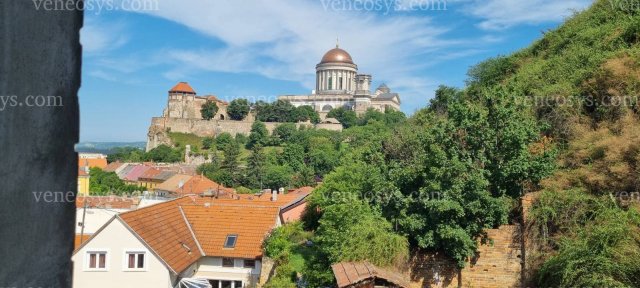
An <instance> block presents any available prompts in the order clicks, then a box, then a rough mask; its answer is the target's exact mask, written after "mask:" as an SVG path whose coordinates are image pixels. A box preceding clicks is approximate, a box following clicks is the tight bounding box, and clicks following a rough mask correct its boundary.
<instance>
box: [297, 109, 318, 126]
mask: <svg viewBox="0 0 640 288" xmlns="http://www.w3.org/2000/svg"><path fill="white" fill-rule="evenodd" d="M292 120H295V122H304V121H311V123H314V124H317V123H320V115H318V112H317V111H316V110H314V109H313V107H311V106H309V105H303V106H299V107H298V108H296V110H295V119H292ZM291 122H294V121H291Z"/></svg>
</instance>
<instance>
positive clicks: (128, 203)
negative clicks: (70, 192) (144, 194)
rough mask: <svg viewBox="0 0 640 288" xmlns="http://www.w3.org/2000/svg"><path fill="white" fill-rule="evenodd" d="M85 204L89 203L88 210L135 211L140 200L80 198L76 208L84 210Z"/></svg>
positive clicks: (77, 200) (113, 197) (97, 197)
mask: <svg viewBox="0 0 640 288" xmlns="http://www.w3.org/2000/svg"><path fill="white" fill-rule="evenodd" d="M85 202H87V208H112V209H134V208H135V207H137V206H138V203H139V202H140V200H139V199H138V198H127V197H119V196H89V197H84V196H78V197H76V208H83V207H84V204H85Z"/></svg>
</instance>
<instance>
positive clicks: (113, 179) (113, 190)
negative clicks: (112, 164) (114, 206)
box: [89, 167, 138, 195]
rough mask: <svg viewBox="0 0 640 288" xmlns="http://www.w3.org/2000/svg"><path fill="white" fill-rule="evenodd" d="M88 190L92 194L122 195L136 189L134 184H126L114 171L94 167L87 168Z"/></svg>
mask: <svg viewBox="0 0 640 288" xmlns="http://www.w3.org/2000/svg"><path fill="white" fill-rule="evenodd" d="M89 175H90V178H89V191H91V193H92V194H94V195H122V194H123V193H125V192H133V191H136V190H138V187H137V186H135V185H127V184H125V183H124V181H122V180H121V179H120V178H118V175H117V174H116V173H115V172H106V171H103V170H102V169H100V168H97V167H94V168H91V169H90V170H89Z"/></svg>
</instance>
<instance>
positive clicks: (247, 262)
mask: <svg viewBox="0 0 640 288" xmlns="http://www.w3.org/2000/svg"><path fill="white" fill-rule="evenodd" d="M255 267H256V260H253V259H244V268H255Z"/></svg>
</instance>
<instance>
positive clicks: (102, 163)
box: [78, 157, 107, 169]
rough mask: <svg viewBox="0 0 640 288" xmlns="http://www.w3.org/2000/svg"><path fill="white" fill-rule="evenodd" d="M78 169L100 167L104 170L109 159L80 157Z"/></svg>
mask: <svg viewBox="0 0 640 288" xmlns="http://www.w3.org/2000/svg"><path fill="white" fill-rule="evenodd" d="M78 167H89V168H94V167H98V168H100V169H104V168H105V167H107V159H106V158H80V157H78Z"/></svg>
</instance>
